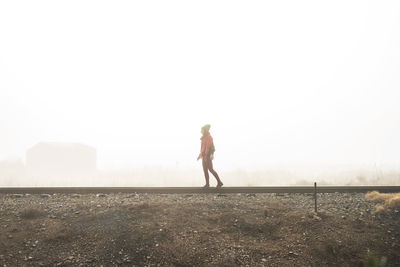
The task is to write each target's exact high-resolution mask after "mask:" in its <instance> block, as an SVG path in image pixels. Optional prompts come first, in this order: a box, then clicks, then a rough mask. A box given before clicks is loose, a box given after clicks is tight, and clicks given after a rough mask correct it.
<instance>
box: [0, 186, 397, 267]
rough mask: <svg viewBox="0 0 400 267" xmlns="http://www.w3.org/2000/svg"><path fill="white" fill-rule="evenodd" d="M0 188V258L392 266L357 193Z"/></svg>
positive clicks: (386, 232) (393, 220) (379, 227)
mask: <svg viewBox="0 0 400 267" xmlns="http://www.w3.org/2000/svg"><path fill="white" fill-rule="evenodd" d="M318 199H319V201H318V203H319V207H318V208H319V212H318V213H317V214H315V213H314V212H313V205H314V202H313V199H312V196H311V195H307V194H279V195H277V194H107V195H105V194H97V195H96V194H84V195H77V194H72V195H71V194H70V195H68V194H54V195H46V194H42V195H28V194H25V195H18V194H14V195H9V194H3V195H0V204H1V205H0V265H1V266H103V267H105V266H367V261H368V259H369V260H370V261H371V259H373V260H376V261H377V262H379V261H381V263H382V265H383V263H384V261H387V263H388V265H389V266H400V241H399V240H400V239H399V238H400V213H399V211H398V210H396V209H386V210H384V211H381V212H379V213H375V211H374V206H375V204H376V203H373V202H370V201H368V200H366V199H365V198H364V194H338V193H334V194H319V195H318Z"/></svg>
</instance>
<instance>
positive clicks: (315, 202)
mask: <svg viewBox="0 0 400 267" xmlns="http://www.w3.org/2000/svg"><path fill="white" fill-rule="evenodd" d="M314 204H315V209H314V211H315V213H317V183H316V182H314Z"/></svg>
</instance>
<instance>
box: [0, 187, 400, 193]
mask: <svg viewBox="0 0 400 267" xmlns="http://www.w3.org/2000/svg"><path fill="white" fill-rule="evenodd" d="M369 191H379V192H381V193H395V192H400V186H318V187H317V192H318V193H335V192H339V193H366V192H369ZM313 192H314V186H254V187H222V188H219V189H216V188H212V187H211V188H209V189H202V188H201V187H0V194H55V193H57V194H73V193H75V194H93V193H105V194H108V193H148V194H202V193H223V194H230V193H247V194H249V193H303V194H304V193H313Z"/></svg>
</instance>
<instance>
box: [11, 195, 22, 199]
mask: <svg viewBox="0 0 400 267" xmlns="http://www.w3.org/2000/svg"><path fill="white" fill-rule="evenodd" d="M23 196H24V195H22V194H12V195H11V197H13V198H21V197H23Z"/></svg>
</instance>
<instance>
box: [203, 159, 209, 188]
mask: <svg viewBox="0 0 400 267" xmlns="http://www.w3.org/2000/svg"><path fill="white" fill-rule="evenodd" d="M203 171H204V177H205V178H206V186H209V185H210V176H209V174H208V162H207V160H206V159H204V158H203Z"/></svg>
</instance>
